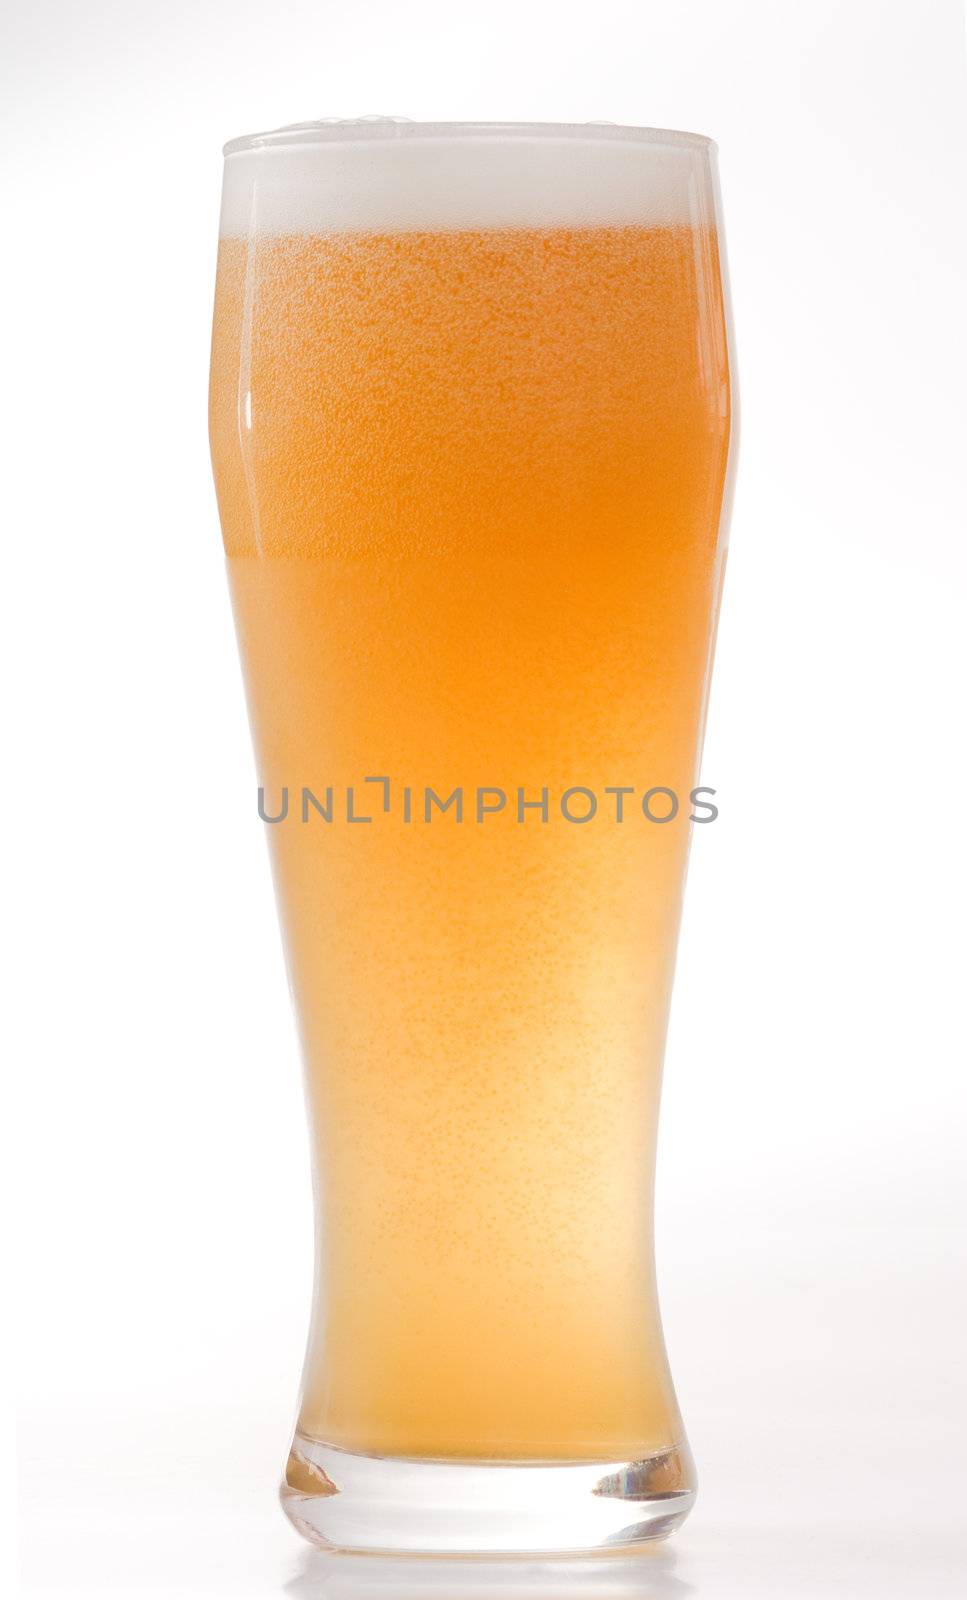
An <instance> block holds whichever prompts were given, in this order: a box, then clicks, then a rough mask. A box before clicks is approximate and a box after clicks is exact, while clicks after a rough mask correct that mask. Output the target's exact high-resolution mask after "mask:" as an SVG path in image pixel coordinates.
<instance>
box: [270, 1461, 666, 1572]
mask: <svg viewBox="0 0 967 1600" xmlns="http://www.w3.org/2000/svg"><path fill="white" fill-rule="evenodd" d="M280 1492H281V1498H282V1506H283V1509H284V1511H285V1513H286V1515H287V1516H288V1518H289V1520H290V1521H291V1522H292V1524H293V1526H294V1527H296V1528H297V1529H298V1531H299V1532H300V1533H301V1534H303V1535H304V1537H305V1538H307V1539H309V1540H310V1541H311V1542H312V1543H313V1544H316V1545H320V1546H322V1547H323V1548H325V1549H335V1550H356V1551H368V1552H370V1553H373V1554H375V1553H382V1554H396V1555H398V1554H403V1553H406V1554H412V1555H552V1554H553V1555H578V1554H582V1553H590V1552H594V1553H597V1554H601V1553H602V1552H604V1551H615V1552H618V1551H623V1552H627V1551H628V1549H629V1547H633V1546H635V1545H640V1544H643V1543H645V1542H647V1541H649V1540H654V1539H664V1538H665V1537H666V1536H667V1535H668V1534H670V1533H672V1532H674V1530H675V1529H676V1528H677V1527H678V1525H679V1523H680V1522H682V1521H684V1519H685V1517H686V1516H687V1515H688V1513H689V1511H690V1510H691V1508H692V1504H693V1502H694V1500H695V1477H694V1471H693V1468H692V1461H691V1456H690V1455H689V1452H688V1447H687V1445H681V1446H677V1447H675V1448H673V1449H670V1450H664V1451H662V1452H661V1453H660V1454H658V1455H654V1456H649V1457H647V1458H645V1459H644V1460H641V1461H617V1462H608V1461H591V1462H572V1461H563V1462H559V1463H558V1462H548V1463H543V1462H484V1461H480V1462H478V1461H420V1460H414V1459H408V1458H403V1457H383V1456H362V1455H352V1454H351V1453H350V1452H349V1451H347V1450H337V1449H335V1448H334V1447H333V1446H332V1445H327V1444H319V1443H318V1442H317V1441H316V1440H314V1439H308V1438H306V1437H305V1436H304V1435H302V1434H299V1433H297V1434H296V1436H295V1439H294V1440H293V1444H292V1450H291V1452H290V1455H289V1460H288V1462H287V1464H286V1472H285V1478H284V1480H283V1482H282V1487H281V1491H280Z"/></svg>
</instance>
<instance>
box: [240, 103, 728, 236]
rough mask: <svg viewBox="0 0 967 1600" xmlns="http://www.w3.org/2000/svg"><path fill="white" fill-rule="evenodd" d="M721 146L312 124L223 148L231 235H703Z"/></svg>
mask: <svg viewBox="0 0 967 1600" xmlns="http://www.w3.org/2000/svg"><path fill="white" fill-rule="evenodd" d="M714 155H715V146H714V144H713V143H712V141H711V140H709V139H704V138H702V137H701V136H700V135H699V134H694V133H673V132H669V131H667V130H664V129H660V128H620V127H616V126H614V125H613V124H611V123H587V124H584V125H575V126H570V125H567V124H558V123H460V122H452V123H427V122H423V123H421V122H407V121H406V120H404V119H403V118H394V117H372V118H370V117H363V118H360V119H358V120H356V121H329V122H303V123H297V124H296V125H294V126H293V127H291V128H280V129H279V130H278V131H277V132H275V133H266V134H255V135H253V136H251V137H250V138H245V139H235V140H233V141H232V142H231V143H230V144H227V145H226V146H225V184H224V190H223V195H222V217H221V231H222V235H223V236H225V237H245V236H248V235H251V234H254V233H263V234H294V233H295V234H315V233H333V232H366V233H370V232H372V233H381V232H390V233H395V232H407V231H415V230H421V231H422V230H427V231H443V230H451V229H461V228H463V229H466V228H516V227H529V228H550V227H607V226H614V227H620V226H629V225H636V224H637V225H650V226H666V227H667V226H673V225H682V224H685V225H691V226H699V225H701V224H703V223H709V222H711V221H712V220H713V215H714V177H713V166H714Z"/></svg>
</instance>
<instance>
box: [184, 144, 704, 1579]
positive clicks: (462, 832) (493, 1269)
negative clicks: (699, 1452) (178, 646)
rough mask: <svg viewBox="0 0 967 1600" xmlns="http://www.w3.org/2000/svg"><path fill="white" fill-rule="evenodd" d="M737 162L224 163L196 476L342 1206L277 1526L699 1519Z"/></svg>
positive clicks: (441, 1545) (596, 1524) (598, 1532)
mask: <svg viewBox="0 0 967 1600" xmlns="http://www.w3.org/2000/svg"><path fill="white" fill-rule="evenodd" d="M713 160H714V156H713V149H712V147H711V146H710V145H709V143H708V141H706V140H704V139H700V138H698V137H696V136H692V135H685V134H674V133H662V132H654V131H647V130H636V129H619V128H613V127H609V126H601V127H597V126H593V127H588V128H584V129H581V128H563V127H561V128H557V127H543V126H514V127H503V126H499V127H495V126H490V127H483V126H462V125H457V126H439V127H431V126H426V125H418V124H406V123H398V122H392V121H387V122H375V123H370V122H367V121H364V122H361V123H355V124H354V123H345V124H315V125H305V126H300V127H298V128H295V129H290V130H283V131H282V132H280V133H278V134H274V135H268V136H262V137H259V138H255V139H252V140H241V141H238V142H237V143H235V144H234V145H230V146H229V147H228V151H227V162H226V179H225V193H224V204H223V213H222V238H221V244H220V252H219V266H218V286H217V297H216V307H215V329H214V344H213V360H212V390H211V436H212V449H213V456H214V464H215V477H216V483H217V489H218V499H219V506H220V511H221V519H222V527H223V530H224V540H225V548H226V551H227V554H228V558H229V572H230V580H231V588H232V596H233V602H234V607H235V615H236V620H237V626H238V635H239V641H240V647H241V653H242V660H243V664H244V670H245V679H246V684H247V691H248V699H249V707H250V713H251V720H252V726H253V731H254V738H255V746H256V752H257V764H258V783H259V785H260V786H261V788H262V800H261V805H262V811H263V815H264V816H265V817H266V818H271V819H272V820H271V821H267V823H266V831H267V834H268V838H269V843H270V846H271V850H272V857H273V865H274V871H275V878H276V884H277V890H278V898H279V904H280V908H281V918H282V924H283V930H284V936H285V945H286V951H287V958H288V965H289V972H290V975H291V983H292V989H293V992H294V995H295V1001H296V1007H297V1011H298V1018H299V1025H300V1029H301V1036H302V1044H303V1050H304V1055H305V1063H306V1074H307V1083H308V1103H309V1115H310V1121H311V1134H312V1147H313V1152H314V1162H315V1192H316V1206H317V1262H316V1287H315V1306H314V1314H313V1320H312V1329H311V1336H310V1341H309V1349H308V1354H307V1358H306V1366H305V1376H304V1384H303V1392H302V1400H301V1411H300V1417H299V1422H298V1428H297V1432H296V1437H295V1441H294V1444H293V1448H292V1454H291V1456H290V1458H289V1463H288V1467H287V1473H286V1483H285V1485H284V1488H283V1497H284V1500H285V1503H286V1505H287V1509H288V1510H289V1512H290V1515H291V1516H292V1517H293V1520H294V1521H295V1522H296V1523H297V1525H298V1526H300V1527H301V1528H302V1529H303V1531H305V1532H306V1533H308V1534H309V1536H310V1537H312V1538H316V1539H319V1540H323V1541H329V1542H331V1543H333V1544H336V1545H343V1546H348V1547H352V1548H363V1549H373V1548H380V1549H390V1550H392V1549H396V1550H406V1549H416V1550H431V1551H432V1550H461V1549H466V1550H480V1551H487V1550H492V1551H497V1550H538V1551H540V1550H564V1549H575V1548H579V1549H580V1548H590V1547H595V1546H599V1545H609V1544H610V1545H623V1544H629V1543H632V1542H634V1541H637V1540H640V1539H642V1538H646V1537H649V1536H654V1535H658V1534H661V1533H663V1532H667V1531H668V1530H669V1529H670V1528H671V1527H674V1526H675V1525H676V1523H677V1522H678V1521H679V1520H680V1519H681V1517H682V1516H683V1515H684V1514H685V1512H686V1511H687V1509H688V1506H689V1504H690V1502H691V1497H692V1488H693V1485H692V1479H691V1468H690V1463H689V1458H688V1452H687V1446H686V1444H685V1441H684V1436H683V1432H682V1425H681V1419H680V1417H679V1413H678V1409H677V1406H676V1402H675V1396H674V1392H673V1389H672V1385H671V1380H670V1377H669V1372H668V1366H667V1362H666V1358H665V1353H664V1349H663V1344H662V1334H661V1327H660V1322H659V1314H658V1306H657V1300H656V1293H655V1281H654V1268H653V1254H652V1222H651V1206H652V1188H653V1175H654V1153H655V1137H656V1123H657V1116H658V1098H659V1079H660V1073H661V1062H662V1051H663V1044H664V1037H665V1026H666V1017H667V1010H668V1002H669V992H670V986H671V979H672V970H673V965H674V957H675V945H676V938H677V930H678V922H679V911H680V902H681V894H682V885H683V877H684V869H685V862H686V856H687V850H688V841H689V832H690V829H692V828H693V827H694V826H696V824H695V823H692V822H690V821H689V818H690V816H692V815H695V814H699V815H702V816H703V817H704V816H707V815H708V812H707V811H704V812H703V811H699V812H697V811H696V808H695V807H694V806H693V804H692V803H691V802H690V800H689V794H690V791H691V790H692V788H693V787H694V785H695V784H696V783H697V782H698V757H699V749H700V742H701V735H702V724H703V717H704V705H705V696H706V690H707V682H708V671H709V664H710V657H711V646H712V640H713V633H714V624H715V617H716V609H717V603H718V594H719V584H720V578H721V572H722V565H723V534H722V529H721V522H722V507H723V496H724V490H725V483H726V476H727V465H728V455H729V438H730V421H729V381H728V358H727V345H726V332H725V316H724V311H723V290H722V284H721V276H720V265H719V262H720V252H719V242H718V234H717V227H716V213H715V200H714V176H713V170H712V169H713ZM676 807H677V809H676ZM253 809H254V808H253Z"/></svg>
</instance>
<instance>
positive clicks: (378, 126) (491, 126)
mask: <svg viewBox="0 0 967 1600" xmlns="http://www.w3.org/2000/svg"><path fill="white" fill-rule="evenodd" d="M526 139H530V140H538V141H544V142H548V143H573V144H582V143H588V144H595V143H598V142H604V143H613V144H641V145H658V146H661V145H665V146H672V147H674V146H685V147H686V148H691V149H697V150H706V151H709V152H712V153H714V152H716V151H717V150H718V146H717V144H716V143H715V140H714V139H710V138H708V137H707V136H706V135H705V134H702V133H687V132H684V131H682V130H681V129H678V128H639V127H634V126H630V125H626V124H622V123H617V122H412V121H410V119H409V118H408V117H323V118H320V119H319V120H318V121H317V122H293V123H290V124H289V125H288V126H286V127H283V128H273V129H272V130H271V131H269V132H267V133H247V134H242V135H241V136H240V137H239V138H237V139H230V140H229V141H228V143H227V144H226V145H224V146H223V147H222V154H223V155H224V156H225V157H226V158H227V157H229V156H237V155H248V154H251V153H253V152H255V151H259V150H284V149H293V148H302V149H304V148H306V147H307V146H313V145H329V144H340V145H347V144H377V143H387V142H390V141H394V140H399V141H401V142H408V141H425V142H428V143H433V142H438V143H441V144H442V143H447V142H458V143H459V142H462V141H466V142H474V141H478V140H480V141H485V140H492V141H494V142H495V143H496V142H500V141H507V142H509V143H513V142H514V141H515V140H522V141H523V140H526Z"/></svg>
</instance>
